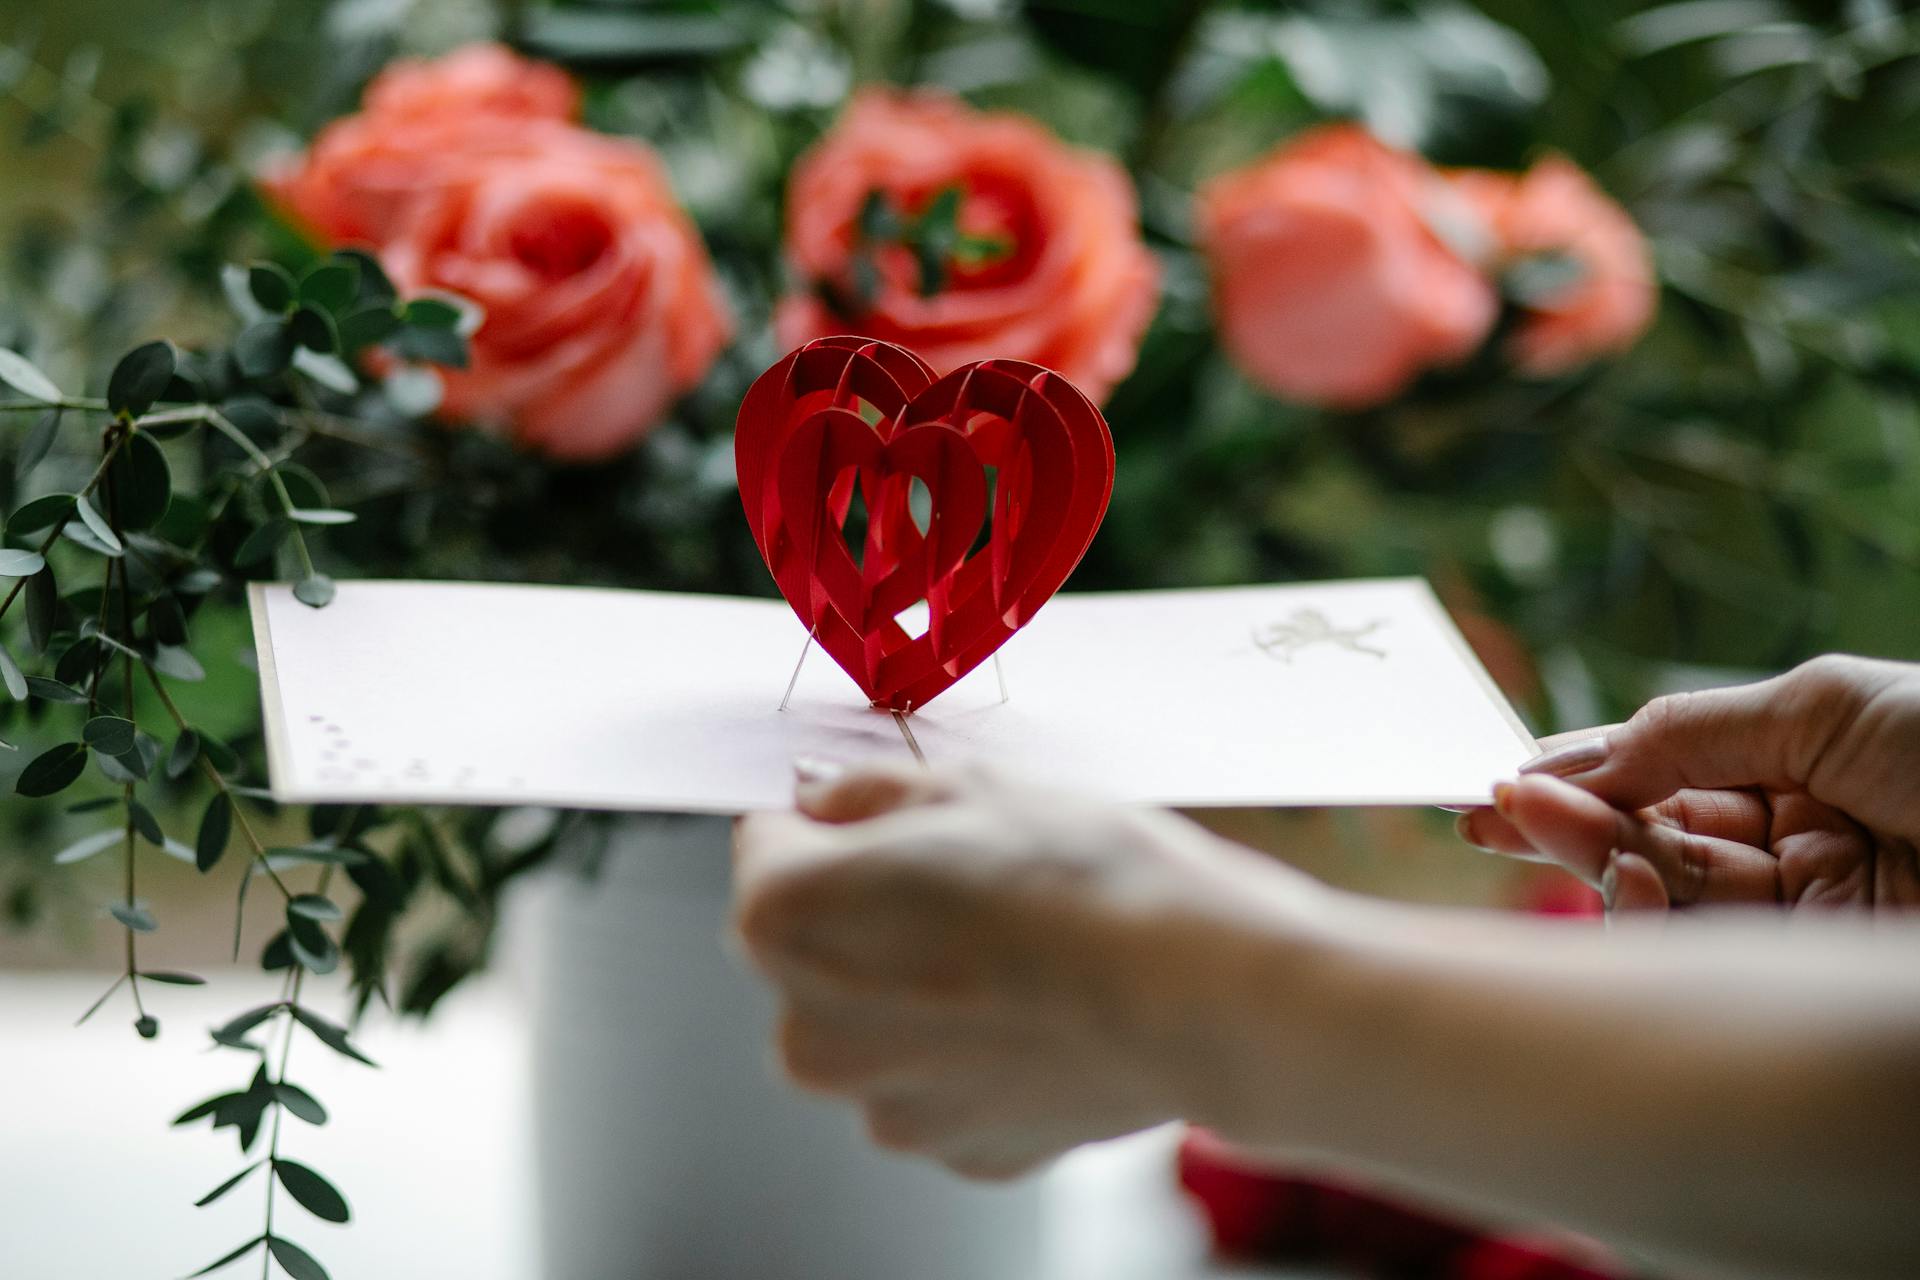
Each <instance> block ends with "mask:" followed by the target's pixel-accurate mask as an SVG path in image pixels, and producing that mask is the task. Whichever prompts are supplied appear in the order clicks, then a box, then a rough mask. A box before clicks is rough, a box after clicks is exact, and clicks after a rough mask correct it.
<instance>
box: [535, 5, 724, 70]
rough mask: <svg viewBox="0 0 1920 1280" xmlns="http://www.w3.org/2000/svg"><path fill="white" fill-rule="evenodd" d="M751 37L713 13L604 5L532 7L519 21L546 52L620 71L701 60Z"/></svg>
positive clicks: (537, 48)
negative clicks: (647, 11) (648, 10)
mask: <svg viewBox="0 0 1920 1280" xmlns="http://www.w3.org/2000/svg"><path fill="white" fill-rule="evenodd" d="M749 38H750V37H749V35H748V33H747V32H746V31H745V30H744V29H742V27H740V26H739V25H737V24H735V23H733V22H729V21H726V20H725V19H722V18H719V17H716V16H712V15H709V14H678V13H650V12H649V13H640V12H635V11H634V10H631V9H612V8H601V7H591V8H578V9H575V8H567V9H559V8H546V7H542V8H538V9H530V10H528V11H527V13H526V15H525V17H524V18H523V20H522V24H521V39H522V40H523V41H524V42H525V44H526V45H527V46H528V47H529V48H531V49H533V50H534V51H536V52H538V53H540V54H542V55H544V56H546V57H549V58H553V59H555V60H556V61H559V62H564V63H567V64H569V65H572V66H589V65H594V66H601V67H607V68H611V69H620V70H635V69H638V68H641V67H658V66H661V65H662V64H671V63H687V62H701V61H704V60H706V59H709V58H716V57H719V56H721V55H723V54H727V53H731V52H733V51H734V50H735V49H738V48H740V47H741V46H742V45H743V44H745V43H746V42H747V41H748V40H749Z"/></svg>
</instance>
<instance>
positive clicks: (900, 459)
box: [734, 337, 1114, 712]
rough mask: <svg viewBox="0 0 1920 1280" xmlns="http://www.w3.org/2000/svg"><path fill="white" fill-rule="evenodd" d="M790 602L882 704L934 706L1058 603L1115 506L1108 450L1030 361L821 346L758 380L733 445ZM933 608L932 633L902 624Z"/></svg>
mask: <svg viewBox="0 0 1920 1280" xmlns="http://www.w3.org/2000/svg"><path fill="white" fill-rule="evenodd" d="M734 460H735V465H736V466H737V468H738V471H739V479H740V500H741V502H742V503H743V504H744V506H745V507H746V513H747V523H748V524H749V525H750V526H751V527H752V529H753V537H754V541H755V543H757V544H758V546H759V548H760V554H761V556H762V557H763V558H764V559H765V560H766V562H767V568H768V569H770V570H771V571H772V572H773V579H774V582H775V583H776V584H777V585H778V586H779V588H780V593H781V594H782V595H784V596H785V597H786V598H787V603H788V604H790V605H792V606H793V611H794V612H795V613H796V614H798V615H799V617H800V621H801V622H802V623H803V624H804V625H805V626H806V628H807V630H808V631H809V633H811V635H812V636H813V638H814V639H815V641H817V642H818V643H819V645H820V647H821V648H823V649H825V650H826V651H827V653H828V654H829V655H831V656H832V658H833V660H834V661H835V662H837V663H839V664H840V666H841V667H842V668H844V669H845V671H846V672H847V674H848V675H850V676H852V677H853V679H854V682H855V683H856V684H858V685H859V686H860V688H861V690H862V691H863V692H864V693H865V694H866V695H867V698H868V699H869V701H871V702H872V704H873V705H874V706H876V707H884V708H886V709H888V710H892V711H903V712H904V711H912V710H914V709H915V708H918V707H924V706H926V704H927V703H928V702H930V701H932V700H933V698H934V697H936V696H937V695H939V694H940V693H941V692H942V691H944V690H945V689H947V688H948V687H949V686H951V685H952V684H953V683H954V682H955V681H957V680H959V679H960V678H961V677H962V676H964V675H966V674H967V672H969V671H971V670H973V669H974V668H975V667H977V666H979V665H980V664H981V663H982V662H985V661H986V660H987V659H988V658H990V657H991V656H993V653H994V651H995V650H996V649H998V648H999V647H1000V646H1001V645H1002V644H1004V643H1006V641H1007V638H1008V637H1009V636H1011V635H1012V634H1013V633H1014V632H1015V631H1018V630H1019V629H1020V628H1021V627H1023V626H1025V625H1026V624H1027V623H1028V622H1029V621H1031V620H1032V618H1033V615H1034V614H1035V613H1036V612H1037V611H1038V610H1039V608H1040V606H1041V605H1043V604H1045V603H1046V602H1047V600H1048V599H1049V598H1051V597H1052V595H1053V593H1054V592H1056V591H1058V590H1059V589H1060V586H1061V584H1062V583H1064V582H1065V581H1066V580H1067V575H1068V574H1070V573H1072V572H1073V569H1074V566H1076V565H1077V564H1079V563H1080V559H1081V557H1082V556H1084V555H1085V554H1086V551H1087V547H1088V545H1089V544H1090V543H1091V542H1092V541H1093V535H1094V532H1095V531H1096V530H1097V529H1099V527H1100V521H1101V519H1102V518H1103V517H1104V516H1105V515H1106V511H1107V500H1108V499H1109V498H1110V497H1111V496H1112V493H1113V461H1114V459H1113V437H1112V435H1111V433H1109V432H1108V430H1107V422H1106V419H1105V418H1103V417H1101V415H1100V411H1099V410H1098V409H1096V408H1095V407H1094V406H1093V403H1092V402H1091V401H1089V400H1088V399H1087V398H1086V397H1085V396H1084V395H1082V394H1081V393H1080V392H1079V390H1078V389H1076V388H1075V387H1074V386H1073V385H1072V384H1071V383H1069V382H1068V381H1067V380H1066V379H1064V378H1062V377H1061V376H1060V375H1059V374H1057V373H1054V372H1052V371H1051V370H1049V369H1044V368H1042V367H1040V366H1039V365H1036V364H1028V363H1027V362H1025V361H1021V360H983V361H980V362H979V363H977V364H970V365H966V366H965V367H963V368H959V369H956V370H954V371H953V372H952V373H950V374H948V375H947V376H946V377H944V378H935V377H934V374H933V370H932V369H930V368H928V367H927V365H926V363H925V362H924V361H922V360H921V359H920V358H919V357H918V356H916V355H914V354H913V353H912V352H910V351H907V350H906V349H905V348H902V347H897V346H894V345H892V344H890V343H885V342H876V341H873V340H871V339H868V338H856V337H837V338H822V339H820V340H818V341H815V342H810V343H808V344H807V345H806V346H804V347H801V348H800V349H799V350H797V351H795V352H794V353H793V354H792V355H789V356H788V357H787V358H786V359H784V360H782V361H781V362H780V363H779V364H776V365H775V366H773V368H771V369H769V370H767V371H766V372H765V373H764V374H762V375H760V377H759V379H758V380H756V381H755V382H754V384H753V387H752V389H751V390H749V391H748V392H747V397H746V399H745V401H744V402H742V404H741V406H740V416H739V421H738V424H737V428H736V432H735V437H734ZM923 603H924V605H925V606H926V626H925V629H924V630H923V631H920V632H918V633H917V634H916V633H915V632H912V631H909V630H908V629H907V627H906V626H904V625H902V615H909V616H910V611H912V610H913V609H914V607H915V606H917V605H921V604H923Z"/></svg>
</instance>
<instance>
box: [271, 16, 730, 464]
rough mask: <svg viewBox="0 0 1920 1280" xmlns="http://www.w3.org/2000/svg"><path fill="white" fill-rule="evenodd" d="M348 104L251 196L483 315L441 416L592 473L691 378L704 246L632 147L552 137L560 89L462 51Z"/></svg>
mask: <svg viewBox="0 0 1920 1280" xmlns="http://www.w3.org/2000/svg"><path fill="white" fill-rule="evenodd" d="M367 102H368V106H367V109H366V110H365V111H363V112H362V113H361V114H359V115H357V116H353V117H350V118H348V119H346V120H343V121H340V122H338V123H336V124H335V125H333V126H331V127H330V128H329V129H328V130H327V131H325V132H324V133H323V134H322V135H321V136H320V138H319V139H318V140H317V141H316V142H315V144H314V146H313V148H312V150H311V151H310V152H309V153H308V154H307V155H306V156H304V157H301V158H300V159H299V160H298V161H297V162H296V163H294V164H292V165H289V166H286V167H284V168H283V169H282V170H280V171H279V172H278V173H276V174H274V175H271V176H270V177H269V178H268V180H267V182H266V187H267V190H268V192H269V194H270V196H272V197H273V198H274V199H275V200H277V201H278V202H279V203H280V204H281V205H282V206H283V207H284V208H285V209H286V210H287V211H288V212H289V214H290V215H291V216H293V217H294V218H295V219H296V220H297V221H299V222H301V223H302V224H304V225H305V226H306V227H307V228H308V229H309V230H310V231H311V232H313V233H314V234H315V235H316V236H317V237H318V238H320V239H321V240H323V241H325V242H327V243H329V244H334V245H360V246H364V247H367V248H369V249H371V250H373V251H374V252H375V253H377V254H378V256H379V258H380V260H381V263H382V265H383V266H384V267H385V268H386V270H387V272H388V274H389V275H391V276H392V277H393V280H394V282H395V284H396V285H398V286H399V287H400V288H401V289H402V290H404V291H406V292H408V293H418V292H422V291H431V290H441V291H446V292H451V293H455V294H459V295H461V296H463V297H466V298H469V299H472V300H473V301H474V302H476V303H478V304H479V306H480V307H481V308H482V309H483V311H484V314H485V319H484V321H483V323H482V324H481V326H480V328H479V330H478V331H477V332H475V333H474V334H473V336H472V339H471V342H470V354H471V364H470V367H468V368H466V369H445V370H442V371H441V376H442V378H443V380H444V382H445V386H446V394H445V397H444V399H443V401H442V404H441V408H440V413H441V415H442V416H443V417H447V418H450V419H456V420H460V421H464V422H473V423H478V424H481V425H485V426H491V427H495V428H497V429H499V430H502V431H504V432H506V433H507V434H509V435H510V436H511V437H512V438H513V439H514V440H515V441H516V442H518V443H520V444H522V445H524V446H526V447H528V448H531V449H535V450H537V451H539V452H542V453H545V454H547V455H549V456H551V457H555V458H561V459H576V460H589V459H596V458H603V457H606V456H609V455H611V454H613V453H616V452H618V451H619V450H621V449H622V448H625V447H626V446H628V445H630V444H631V443H633V441H635V440H636V439H638V438H639V437H640V436H642V435H644V434H645V433H646V432H647V430H648V429H650V428H651V427H652V426H653V425H654V424H655V423H657V422H658V421H659V420H660V418H661V417H662V416H663V415H664V414H665V413H666V412H667V410H668V408H669V407H670V405H671V404H672V402H673V401H674V399H676V398H677V397H678V396H679V395H681V394H682V393H684V392H685V391H687V390H688V389H689V388H691V387H692V386H693V385H695V384H696V383H698V382H699V381H700V379H701V378H702V377H703V376H704V375H705V373H706V371H707V369H708V367H709V366H710V365H711V364H712V362H713V360H714V357H715V356H716V355H718V353H719V351H720V348H721V347H722V346H723V345H724V344H725V342H726V340H727V336H728V330H729V322H728V319H727V314H726V309H725V306H724V303H723V302H722V300H721V297H720V293H719V287H718V284H717V282H716V280H715V277H714V274H713V269H712V265H711V263H710V262H709V260H708V258H707V253H706V249H705V246H704V245H703V244H702V243H701V241H700V237H699V234H698V232H697V231H696V230H695V229H694V227H693V225H692V223H691V222H690V221H689V220H688V219H687V217H686V214H685V213H684V212H683V211H682V210H681V208H680V206H679V204H678V202H677V201H676V200H675V199H674V196H673V192H672V189H671V187H670V186H669V184H668V182H667V178H666V174H665V173H664V171H663V170H662V168H661V166H660V163H659V161H658V159H657V158H656V157H655V156H654V154H653V152H652V151H651V150H650V149H649V148H647V147H646V146H644V145H642V144H640V143H638V142H634V141H631V140H627V139H619V138H609V137H605V136H602V135H600V134H596V133H592V132H590V131H588V130H585V129H582V128H579V127H577V126H575V125H573V124H571V123H569V122H568V120H567V119H566V117H567V116H568V115H569V114H570V113H571V111H572V110H573V106H574V95H573V90H572V84H571V82H570V81H567V80H566V78H565V76H564V75H562V74H561V73H560V72H559V71H557V70H556V69H555V68H553V67H550V66H546V65H544V64H540V63H533V62H527V61H525V60H522V59H519V58H516V57H514V56H513V55H511V54H509V53H507V52H506V51H505V50H501V49H497V48H495V47H493V46H478V47H475V48H469V49H465V50H462V51H460V52H458V53H455V54H453V55H450V56H449V57H448V58H445V59H442V60H440V61H439V62H436V63H402V64H397V65H396V66H395V67H393V68H390V69H389V70H388V71H387V72H385V73H383V74H382V75H381V76H380V78H379V79H377V80H376V81H375V82H374V84H373V86H372V87H371V88H370V89H369V90H368V94H367Z"/></svg>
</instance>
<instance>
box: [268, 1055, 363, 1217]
mask: <svg viewBox="0 0 1920 1280" xmlns="http://www.w3.org/2000/svg"><path fill="white" fill-rule="evenodd" d="M291 1087H292V1086H290V1085H283V1086H281V1088H282V1090H286V1089H289V1088H291ZM281 1101H282V1102H285V1101H286V1095H285V1093H284V1092H283V1093H282V1094H281ZM308 1101H312V1099H308ZM287 1110H289V1111H293V1110H294V1109H293V1107H292V1106H291V1105H289V1106H288V1107H287ZM294 1114H296V1115H298V1114H299V1112H297V1111H295V1112H294ZM325 1114H326V1113H325V1112H322V1113H321V1115H322V1116H323V1117H324V1116H325ZM305 1118H306V1117H305V1116H301V1119H305ZM314 1123H316V1124H318V1123H319V1121H315V1122H314ZM273 1171H274V1173H275V1174H276V1175H278V1177H279V1179H280V1185H281V1186H283V1187H285V1188H286V1189H287V1193H288V1194H289V1195H291V1196H292V1197H293V1198H294V1199H295V1200H297V1201H299V1203H300V1207H301V1208H303V1209H305V1210H306V1211H307V1212H308V1213H311V1214H312V1215H313V1216H314V1217H316V1218H319V1219H320V1220H321V1221H323V1222H345V1221H346V1220H347V1219H348V1217H350V1216H351V1215H350V1214H349V1213H348V1211H347V1200H346V1197H345V1196H343V1195H341V1194H340V1192H339V1191H338V1190H337V1189H336V1188H335V1187H334V1185H333V1184H332V1183H331V1182H328V1181H327V1180H326V1179H325V1178H323V1177H321V1176H320V1175H319V1174H318V1173H316V1172H315V1171H314V1170H312V1169H309V1168H308V1167H307V1166H306V1165H304V1164H299V1163H297V1162H295V1161H292V1160H276V1161H274V1162H273Z"/></svg>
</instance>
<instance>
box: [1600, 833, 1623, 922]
mask: <svg viewBox="0 0 1920 1280" xmlns="http://www.w3.org/2000/svg"><path fill="white" fill-rule="evenodd" d="M1619 861H1620V851H1619V850H1618V849H1609V850H1608V851H1607V869H1606V870H1605V871H1602V872H1601V873H1600V908H1601V910H1603V911H1605V912H1606V913H1607V914H1608V915H1612V914H1613V899H1614V895H1615V894H1616V893H1617V892H1618V891H1619V889H1620V867H1619Z"/></svg>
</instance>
